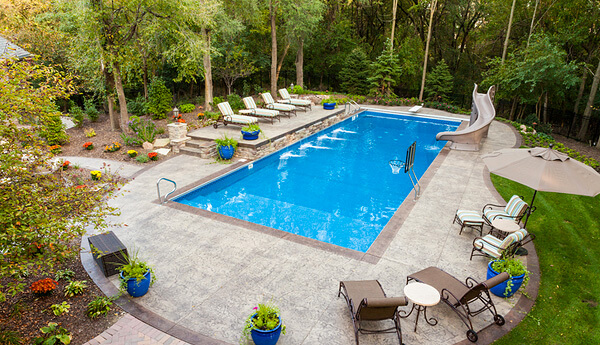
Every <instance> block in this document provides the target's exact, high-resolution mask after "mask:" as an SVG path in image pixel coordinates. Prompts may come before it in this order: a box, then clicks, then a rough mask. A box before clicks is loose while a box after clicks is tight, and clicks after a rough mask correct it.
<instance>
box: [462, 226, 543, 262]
mask: <svg viewBox="0 0 600 345" xmlns="http://www.w3.org/2000/svg"><path fill="white" fill-rule="evenodd" d="M534 239H535V236H534V235H533V234H529V233H528V232H527V230H525V229H521V230H517V231H515V232H513V233H511V234H509V235H508V236H506V237H505V238H504V239H499V238H497V237H495V236H494V235H492V234H489V235H485V236H483V237H476V238H475V239H474V240H473V249H472V250H471V257H470V258H469V260H472V259H473V256H488V257H491V258H494V259H498V258H500V257H501V256H502V255H503V254H504V255H509V256H512V255H514V254H515V253H516V252H517V249H519V248H520V247H522V246H524V245H525V244H527V243H529V242H531V241H533V240H534Z"/></svg>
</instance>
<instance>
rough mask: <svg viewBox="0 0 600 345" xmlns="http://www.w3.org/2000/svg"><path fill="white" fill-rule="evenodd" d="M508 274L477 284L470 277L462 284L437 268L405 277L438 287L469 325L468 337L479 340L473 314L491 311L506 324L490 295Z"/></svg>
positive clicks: (497, 322) (500, 321) (504, 273)
mask: <svg viewBox="0 0 600 345" xmlns="http://www.w3.org/2000/svg"><path fill="white" fill-rule="evenodd" d="M509 277H510V276H509V275H508V273H506V272H502V273H500V274H499V275H497V276H495V277H493V278H490V279H488V280H486V281H484V282H482V283H478V282H477V281H476V280H475V279H473V278H471V277H468V278H467V279H466V280H465V282H464V283H463V282H461V281H460V280H458V279H456V278H455V277H454V276H452V275H450V274H448V273H446V272H444V271H442V270H441V269H439V268H437V267H428V268H426V269H424V270H422V271H419V272H416V273H413V274H411V275H409V276H408V277H407V278H406V282H407V283H408V282H409V281H411V280H416V281H419V282H421V283H425V284H428V285H431V286H433V287H434V288H436V289H437V290H438V291H439V292H440V296H441V299H442V301H444V302H445V303H446V304H447V305H448V306H449V307H450V308H452V310H454V312H455V313H456V314H457V315H458V317H460V319H461V321H462V322H463V323H464V324H465V325H466V326H467V327H468V328H469V330H468V331H467V339H469V340H470V341H472V342H476V341H477V339H478V336H477V332H475V330H474V329H473V323H472V322H471V317H473V316H476V315H479V314H481V313H482V312H484V311H486V310H489V311H490V313H492V315H493V316H494V322H495V323H496V324H497V325H498V326H502V325H504V317H502V315H500V314H498V312H497V311H496V306H495V305H494V302H493V301H492V298H491V297H490V292H489V289H490V288H493V287H494V286H496V285H498V284H500V283H502V282H504V281H505V280H507V279H508V278H509Z"/></svg>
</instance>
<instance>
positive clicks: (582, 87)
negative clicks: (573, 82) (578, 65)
mask: <svg viewBox="0 0 600 345" xmlns="http://www.w3.org/2000/svg"><path fill="white" fill-rule="evenodd" d="M587 76H588V71H587V68H585V67H584V68H583V76H582V77H581V85H579V93H578V94H577V101H575V108H574V109H573V120H572V121H571V127H570V128H569V135H571V130H572V129H573V128H575V122H577V115H579V104H580V103H581V99H582V98H583V92H584V91H585V83H586V82H587ZM569 135H567V136H569Z"/></svg>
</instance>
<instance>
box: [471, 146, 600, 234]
mask: <svg viewBox="0 0 600 345" xmlns="http://www.w3.org/2000/svg"><path fill="white" fill-rule="evenodd" d="M482 159H483V162H484V163H485V164H486V165H487V167H488V169H489V170H490V172H491V173H494V174H496V175H499V176H502V177H505V178H507V179H509V180H513V181H515V182H519V183H520V184H523V185H525V186H528V187H531V188H533V189H534V190H535V192H534V193H533V198H532V199H531V203H530V204H529V205H530V206H533V202H534V200H535V195H536V193H537V192H538V191H541V192H555V193H565V194H577V195H585V196H596V195H598V194H599V193H600V174H598V173H597V172H596V170H594V169H592V168H591V167H589V166H587V165H585V164H583V163H581V162H579V161H576V160H574V159H571V158H570V157H569V156H567V155H566V154H564V153H560V152H558V151H556V150H553V149H552V148H551V147H550V148H544V147H534V148H531V149H504V150H499V151H496V152H492V153H490V154H487V155H485V156H483V157H482ZM530 214H531V208H530V209H528V211H527V218H525V224H524V227H525V226H526V225H527V221H528V220H529V215H530Z"/></svg>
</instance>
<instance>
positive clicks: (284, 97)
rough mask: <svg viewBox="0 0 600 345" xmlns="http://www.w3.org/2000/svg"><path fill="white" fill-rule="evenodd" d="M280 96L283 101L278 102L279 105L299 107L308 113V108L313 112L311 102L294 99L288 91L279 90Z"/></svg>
mask: <svg viewBox="0 0 600 345" xmlns="http://www.w3.org/2000/svg"><path fill="white" fill-rule="evenodd" d="M279 96H281V100H280V101H278V102H279V103H286V104H291V105H294V106H297V107H301V108H302V109H304V111H306V109H307V108H308V109H309V110H312V103H311V101H309V100H306V99H297V98H292V97H291V96H290V93H289V92H288V90H287V89H279Z"/></svg>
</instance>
